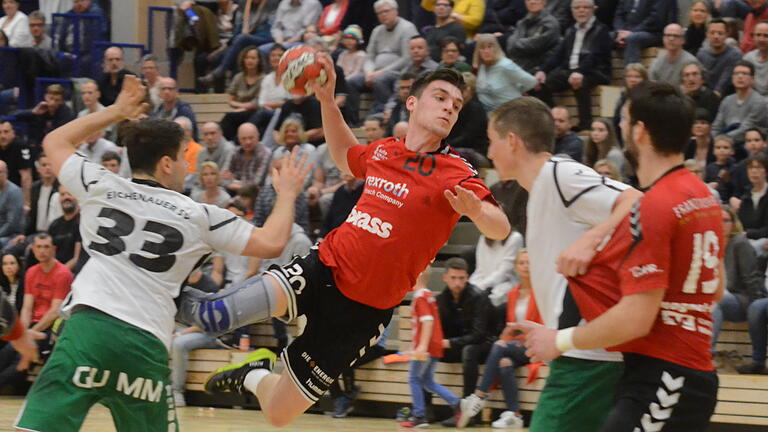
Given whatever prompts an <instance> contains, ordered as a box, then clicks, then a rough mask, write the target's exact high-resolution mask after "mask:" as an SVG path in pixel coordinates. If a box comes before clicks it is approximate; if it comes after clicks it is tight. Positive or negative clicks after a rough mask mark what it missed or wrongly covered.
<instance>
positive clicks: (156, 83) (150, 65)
mask: <svg viewBox="0 0 768 432" xmlns="http://www.w3.org/2000/svg"><path fill="white" fill-rule="evenodd" d="M157 62H158V59H157V56H155V55H154V54H147V55H145V56H144V57H142V58H141V76H142V78H143V79H144V85H145V86H147V93H149V100H150V101H152V105H153V106H158V105H160V104H161V103H162V102H163V100H162V99H161V98H160V78H162V77H161V76H160V68H159V67H158V65H157Z"/></svg>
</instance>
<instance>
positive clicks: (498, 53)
mask: <svg viewBox="0 0 768 432" xmlns="http://www.w3.org/2000/svg"><path fill="white" fill-rule="evenodd" d="M476 39H477V45H476V47H475V55H474V57H473V58H472V66H473V67H475V68H477V69H478V74H477V97H478V98H479V99H480V103H482V104H483V108H485V111H486V112H489V113H490V112H491V111H493V110H495V109H496V108H498V107H499V106H500V105H501V104H503V103H504V102H508V101H511V100H513V99H517V98H519V97H520V96H522V95H523V94H524V93H525V92H527V91H528V90H531V89H532V88H533V87H535V86H536V84H537V81H536V78H534V77H533V76H532V75H531V74H529V73H528V72H526V71H524V70H523V68H521V67H520V66H518V65H517V64H516V63H515V62H513V61H512V60H510V59H509V58H507V56H506V55H504V51H503V50H502V49H501V46H500V45H499V42H498V41H497V40H496V37H495V36H493V35H491V34H481V35H478V36H477V38H476Z"/></svg>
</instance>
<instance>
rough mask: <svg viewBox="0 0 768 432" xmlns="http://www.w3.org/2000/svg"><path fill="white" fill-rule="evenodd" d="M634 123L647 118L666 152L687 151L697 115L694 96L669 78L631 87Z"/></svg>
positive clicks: (647, 126)
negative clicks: (685, 92)
mask: <svg viewBox="0 0 768 432" xmlns="http://www.w3.org/2000/svg"><path fill="white" fill-rule="evenodd" d="M628 96H629V97H628V98H627V103H629V104H630V105H629V121H630V124H635V123H637V122H643V124H644V125H645V129H646V130H648V133H649V134H650V136H651V142H652V144H653V147H654V149H655V150H656V151H657V152H658V153H661V154H662V155H672V154H678V153H682V152H684V151H685V149H686V148H687V147H688V143H689V140H690V138H691V128H692V127H693V121H694V120H693V119H694V118H695V108H696V106H695V105H694V103H693V100H691V98H689V97H688V96H686V95H684V94H683V93H682V92H681V91H680V89H678V88H677V87H675V86H673V85H672V84H669V83H666V82H657V81H646V82H643V83H641V84H640V85H638V86H637V87H635V88H633V89H631V90H630V91H629V94H628Z"/></svg>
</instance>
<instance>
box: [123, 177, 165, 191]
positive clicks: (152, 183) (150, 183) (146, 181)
mask: <svg viewBox="0 0 768 432" xmlns="http://www.w3.org/2000/svg"><path fill="white" fill-rule="evenodd" d="M131 181H132V182H134V183H138V184H142V185H146V186H151V187H156V188H161V189H168V188H167V187H165V186H163V185H161V184H160V183H158V182H156V181H154V180H149V179H139V178H132V179H131Z"/></svg>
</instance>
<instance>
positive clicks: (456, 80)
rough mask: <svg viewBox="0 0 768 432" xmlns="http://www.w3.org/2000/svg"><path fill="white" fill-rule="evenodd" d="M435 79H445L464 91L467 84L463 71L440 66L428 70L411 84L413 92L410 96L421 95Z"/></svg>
mask: <svg viewBox="0 0 768 432" xmlns="http://www.w3.org/2000/svg"><path fill="white" fill-rule="evenodd" d="M433 81H445V82H447V83H448V84H451V85H454V86H456V88H458V89H459V90H460V91H462V92H463V91H464V89H465V88H466V87H467V84H466V83H465V82H464V77H463V76H461V73H460V72H458V71H456V70H455V69H448V68H440V69H437V70H434V71H432V72H426V73H423V74H421V75H420V76H419V77H418V78H416V81H414V83H413V85H412V86H411V92H410V93H409V94H408V96H416V97H417V98H418V97H421V93H422V92H423V91H424V89H425V88H427V86H428V85H429V83H431V82H433Z"/></svg>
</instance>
